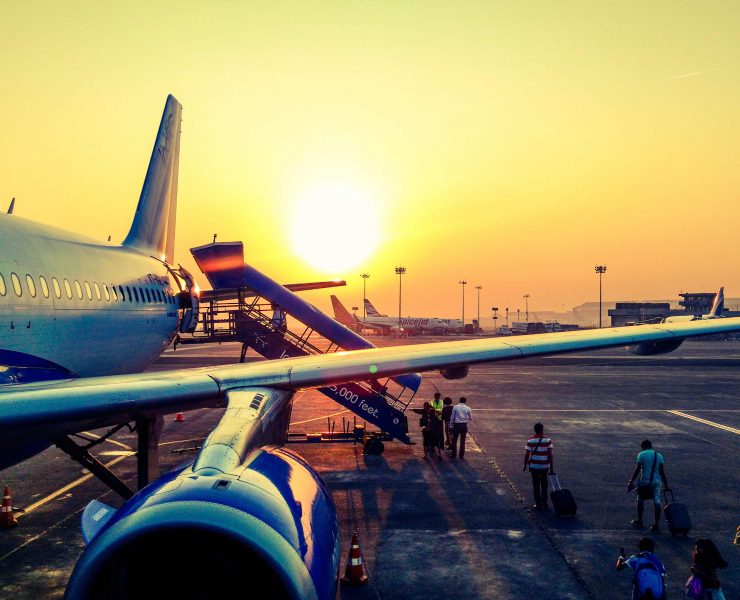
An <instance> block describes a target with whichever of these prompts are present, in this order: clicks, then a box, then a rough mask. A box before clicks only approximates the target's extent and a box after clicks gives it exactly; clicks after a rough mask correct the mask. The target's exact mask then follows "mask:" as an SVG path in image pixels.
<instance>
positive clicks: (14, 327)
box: [0, 215, 178, 383]
mask: <svg viewBox="0 0 740 600" xmlns="http://www.w3.org/2000/svg"><path fill="white" fill-rule="evenodd" d="M173 281H174V279H173V278H172V277H171V275H170V274H169V272H168V269H167V268H166V266H165V265H164V264H163V263H162V262H160V261H159V260H157V259H155V258H152V257H150V256H146V255H145V254H142V253H141V252H138V251H136V250H134V249H131V248H127V247H122V246H112V245H106V244H101V243H99V242H95V241H93V240H88V239H85V238H83V237H80V236H76V235H73V234H69V233H67V232H65V231H62V230H58V229H54V228H51V227H46V226H43V225H39V224H37V223H33V222H30V221H27V220H24V219H21V218H19V217H17V216H13V215H0V374H2V372H3V371H6V372H8V371H10V370H12V369H8V368H7V367H9V366H12V367H21V368H24V367H34V366H38V365H39V364H45V363H49V364H52V365H56V366H58V367H61V368H63V369H65V370H67V371H69V373H70V374H72V375H75V376H80V377H87V376H94V375H109V374H110V375H114V374H120V373H133V372H137V371H141V370H143V369H144V368H145V367H146V366H147V365H149V364H150V363H151V362H153V361H154V360H155V359H156V357H157V356H159V354H160V353H161V352H162V351H163V350H164V349H165V348H166V347H167V345H168V344H169V343H170V342H171V341H172V339H173V337H174V335H175V334H176V332H177V326H178V299H177V297H176V296H175V295H174V293H173V287H172V284H173ZM0 381H2V382H3V383H8V382H11V383H12V382H13V379H12V376H11V377H10V378H5V379H4V380H3V379H0Z"/></svg>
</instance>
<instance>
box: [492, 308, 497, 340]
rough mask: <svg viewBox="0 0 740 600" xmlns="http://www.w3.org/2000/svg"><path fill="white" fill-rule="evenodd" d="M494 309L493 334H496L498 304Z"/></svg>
mask: <svg viewBox="0 0 740 600" xmlns="http://www.w3.org/2000/svg"><path fill="white" fill-rule="evenodd" d="M491 310H492V311H493V334H494V335H496V322H497V321H498V306H494V307H493V308H492V309H491Z"/></svg>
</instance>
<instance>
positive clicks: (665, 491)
mask: <svg viewBox="0 0 740 600" xmlns="http://www.w3.org/2000/svg"><path fill="white" fill-rule="evenodd" d="M668 492H670V493H671V502H675V501H676V496H674V495H673V488H669V489H667V490H663V493H664V494H665V502H666V504H668Z"/></svg>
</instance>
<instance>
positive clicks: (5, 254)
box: [0, 96, 740, 599]
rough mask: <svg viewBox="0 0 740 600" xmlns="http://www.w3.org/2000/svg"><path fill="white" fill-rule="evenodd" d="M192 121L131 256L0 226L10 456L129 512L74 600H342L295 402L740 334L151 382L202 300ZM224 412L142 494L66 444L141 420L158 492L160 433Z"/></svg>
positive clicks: (94, 515) (22, 223) (7, 223)
mask: <svg viewBox="0 0 740 600" xmlns="http://www.w3.org/2000/svg"><path fill="white" fill-rule="evenodd" d="M181 110H182V108H181V106H180V104H179V103H178V102H177V100H175V98H173V97H172V96H170V97H168V99H167V103H166V105H165V110H164V114H163V116H162V121H161V124H160V127H159V132H158V134H157V138H156V141H155V145H154V150H153V152H152V157H151V160H150V163H149V168H148V170H147V174H146V178H145V180H144V186H143V189H142V193H141V197H140V199H139V204H138V207H137V209H136V214H135V216H134V220H133V224H132V225H131V229H130V231H129V234H128V236H127V237H126V239H125V240H124V242H123V244H122V245H121V246H109V245H106V244H98V243H97V242H95V241H91V240H87V239H84V238H81V237H79V236H76V235H72V234H69V233H66V232H63V231H60V230H58V229H53V228H51V227H46V226H42V225H38V224H34V223H31V222H29V221H27V220H23V219H21V218H18V217H17V216H13V215H1V214H0V275H1V276H0V324H2V327H0V364H2V365H3V366H2V367H0V373H2V376H3V377H4V381H5V382H6V383H7V385H4V386H0V456H2V457H3V459H4V460H5V462H6V463H8V462H13V461H14V460H15V461H18V460H21V459H22V458H24V457H26V456H29V455H31V454H33V453H34V452H38V451H39V450H40V449H41V448H43V447H45V446H47V445H49V444H50V443H54V444H56V445H58V446H59V447H60V448H62V449H63V450H65V451H66V452H68V453H69V454H70V455H73V456H74V457H75V458H77V459H78V460H80V461H81V462H82V463H83V464H85V465H86V467H87V468H89V469H90V470H91V471H92V472H93V473H95V474H96V475H97V476H98V477H100V478H101V479H103V480H104V481H106V483H108V485H110V486H111V487H113V488H114V489H116V491H118V492H119V493H120V494H121V495H123V496H124V497H126V498H127V500H126V501H125V502H124V503H123V505H122V506H121V507H120V508H118V509H117V510H114V509H113V508H111V507H109V506H106V505H104V504H102V503H100V502H97V501H93V502H91V503H90V505H88V507H87V508H86V509H85V511H84V514H83V534H84V538H85V540H86V542H88V546H87V548H86V549H85V551H84V552H83V554H82V556H81V558H80V559H79V561H78V563H77V565H76V567H75V569H74V572H73V573H72V576H71V578H70V581H69V583H68V586H67V593H66V597H67V598H69V599H77V598H91V597H116V598H119V599H125V598H159V597H177V598H201V597H222V596H223V597H226V596H227V595H231V594H233V589H234V588H238V587H239V586H247V587H248V588H250V589H252V590H254V589H258V588H259V589H260V594H261V595H264V596H269V597H271V598H291V599H310V598H321V599H329V598H334V597H335V592H336V583H337V572H338V567H339V550H340V548H339V531H338V524H337V517H336V512H335V509H334V505H333V502H332V498H331V495H330V493H329V491H328V489H327V487H326V485H325V484H324V483H323V481H322V480H321V478H320V477H319V475H318V474H317V473H316V472H315V471H314V469H312V468H311V466H310V465H308V464H307V463H306V462H305V461H304V460H303V459H302V458H300V457H299V456H297V455H296V454H294V453H292V452H290V451H289V450H287V449H285V448H283V447H281V445H282V444H283V443H284V442H285V441H286V437H287V428H288V424H289V422H290V412H291V407H292V399H293V395H294V393H295V392H296V391H297V390H301V389H306V388H315V387H321V386H327V385H341V384H343V383H346V382H351V381H358V380H375V379H377V378H380V377H388V376H394V375H399V374H402V373H408V372H416V371H429V370H434V369H438V370H440V372H441V373H442V374H443V375H444V376H445V377H448V378H460V377H464V376H465V375H466V374H467V370H468V367H469V365H472V364H478V363H484V362H491V361H497V360H512V359H516V358H522V357H529V356H537V355H548V354H556V353H562V352H573V351H578V350H590V349H596V348H606V347H611V346H624V345H630V344H640V343H656V344H660V343H672V344H673V343H675V342H676V341H680V340H683V339H684V338H688V337H692V336H696V335H707V334H712V333H723V332H730V331H738V330H740V319H737V318H735V319H713V320H701V321H693V322H688V323H663V324H657V325H645V326H638V327H623V328H620V329H599V330H590V331H579V332H567V333H552V334H546V335H532V336H526V337H525V338H522V339H521V340H514V341H512V339H511V338H509V339H507V340H506V341H502V340H499V339H496V338H487V339H475V340H465V341H459V342H458V341H453V342H445V343H435V344H419V345H409V346H394V347H389V348H375V349H369V350H358V351H352V352H340V353H330V354H324V355H319V356H305V357H300V358H286V359H283V360H275V361H263V362H258V363H252V364H237V365H231V366H221V367H212V368H204V369H191V370H189V369H182V370H173V371H162V372H157V373H144V374H142V373H138V372H137V371H140V370H141V369H143V368H144V367H145V366H146V365H147V364H149V363H150V362H151V361H153V360H154V359H155V358H156V357H157V355H158V354H159V353H160V352H161V351H162V349H163V348H164V347H166V346H167V344H168V343H169V342H170V341H171V340H172V339H173V337H174V336H175V335H176V333H177V331H178V329H182V328H183V327H191V326H192V322H193V321H194V310H193V308H192V302H193V299H194V297H195V290H194V286H193V285H192V283H191V280H190V278H189V276H188V275H187V273H185V272H183V271H175V269H174V268H173V267H171V266H170V264H171V262H172V260H173V256H172V254H173V253H172V250H173V243H174V223H175V205H176V197H177V166H178V157H179V147H180V121H181ZM6 282H8V285H6ZM216 406H226V411H225V412H224V415H223V417H222V418H221V420H220V422H219V423H218V425H217V426H216V427H215V429H214V430H213V431H212V432H211V434H210V435H209V436H208V438H207V439H206V441H205V442H204V443H203V446H202V448H201V450H200V452H199V454H198V455H197V457H196V458H195V460H194V462H192V463H191V464H189V465H187V466H184V467H182V468H180V469H178V470H176V471H174V472H172V473H169V474H167V475H164V476H163V477H161V478H158V479H156V480H155V481H153V482H152V483H151V484H149V485H147V486H145V487H143V489H141V490H140V491H139V492H138V493H136V494H133V492H131V491H130V490H128V488H127V487H126V486H125V485H124V484H123V483H122V482H120V481H118V480H117V479H116V478H115V477H114V476H113V474H111V473H109V472H107V471H106V470H105V468H104V467H103V466H102V465H100V464H99V463H97V462H96V461H95V459H94V458H93V457H92V456H91V455H90V454H89V453H88V452H87V450H85V449H83V448H80V447H78V446H77V445H76V444H75V442H73V441H72V439H71V438H70V437H68V436H70V435H71V434H74V433H76V432H79V431H84V430H87V429H93V428H100V427H113V428H115V427H117V426H120V425H121V424H124V423H128V422H131V421H135V422H136V424H137V428H138V431H139V449H138V463H139V473H140V475H141V474H142V473H144V474H145V475H146V474H148V473H149V470H150V469H148V467H150V466H151V463H152V462H153V456H152V454H151V453H153V452H154V451H155V450H156V447H157V444H156V438H157V434H156V430H157V428H156V425H155V419H156V418H157V417H158V416H160V415H163V414H166V413H171V412H176V411H184V410H188V409H192V408H197V407H216ZM141 479H143V480H145V479H146V477H142V478H141ZM142 483H145V481H142ZM184 573H185V574H188V576H183V574H184Z"/></svg>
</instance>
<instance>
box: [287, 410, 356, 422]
mask: <svg viewBox="0 0 740 600" xmlns="http://www.w3.org/2000/svg"><path fill="white" fill-rule="evenodd" d="M348 412H349V410H346V409H345V410H340V411H339V412H336V413H333V414H331V415H324V416H323V417H315V418H313V419H306V420H305V421H293V422H292V423H291V425H303V424H304V423H310V422H311V421H321V420H323V419H328V418H329V417H336V416H337V415H342V414H344V413H348Z"/></svg>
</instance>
